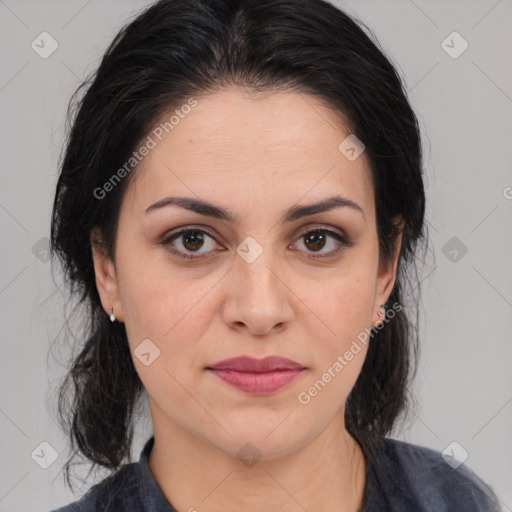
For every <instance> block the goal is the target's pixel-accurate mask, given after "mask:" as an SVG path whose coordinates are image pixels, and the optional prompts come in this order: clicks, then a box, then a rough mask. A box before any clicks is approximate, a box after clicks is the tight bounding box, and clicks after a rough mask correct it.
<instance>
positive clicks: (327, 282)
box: [52, 0, 498, 512]
mask: <svg viewBox="0 0 512 512" xmlns="http://www.w3.org/2000/svg"><path fill="white" fill-rule="evenodd" d="M421 166H422V158H421V143H420V134H419V128H418V123H417V120H416V117H415V115H414V113H413V111H412V110H411V107H410V105H409V103H408V100H407V98H406V94H405V92H404V89H403V86H402V83H401V81H400V78H399V76H398V74H397V73H396V71H395V69H394V68H393V66H392V65H391V63H390V62H389V60H388V59H387V58H386V57H385V56H384V55H383V54H382V52H381V51H380V50H379V49H378V47H377V46H376V44H375V43H374V42H372V41H371V40H370V38H369V37H368V36H367V35H366V34H365V32H364V31H363V30H362V28H360V27H359V26H358V25H357V24H356V22H354V20H352V19H351V18H350V17H348V16H347V15H346V14H344V13H343V12H341V11H340V10H339V9H337V8H336V7H334V6H333V5H331V4H329V3H325V2H323V1H321V0H283V1H275V0H274V1H270V0H264V1H261V0H258V1H252V0H243V1H240V0H222V1H219V0H189V1H183V0H182V1H177V0H175V1H172V0H162V1H160V2H157V3H155V4H154V5H152V6H150V7H149V8H148V9H147V10H146V11H145V12H143V13H142V14H140V15H139V16H138V17H137V18H136V19H135V20H134V21H132V22H131V23H130V24H129V25H127V26H126V27H125V28H123V29H122V30H121V32H120V33H119V34H118V35H117V36H116V38H115V40H114V41H113V43H112V44H111V46H110V47H109V49H108V50H107V52H106V54H105V56H104V58H103V60H102V62H101V65H100V67H99V69H98V71H97V73H96V75H95V77H94V79H93V80H92V83H91V84H90V86H89V88H88V89H87V92H86V93H85V95H84V96H83V98H82V99H81V100H80V102H79V104H78V109H77V114H76V117H75V119H74V121H73V125H72V130H71V133H70V136H69V140H68V143H67V147H66V152H65V156H64V159H63V162H62V167H61V173H60V176H59V181H58V185H57V191H56V197H55V203H54V209H53V219H52V251H53V254H54V255H55V256H58V257H59V258H60V260H61V262H62V264H63V267H64V270H65V272H66V275H67V276H68V280H69V283H70V285H71V290H72V291H73V292H76V293H78V292H79V294H80V298H81V301H82V302H83V303H84V304H87V305H88V306H89V309H88V311H89V313H90V332H89V333H88V337H87V341H86V343H85V345H84V347H83V350H82V351H81V353H80V354H79V355H78V357H77V358H76V359H75V361H74V362H73V365H72V368H71V370H70V372H69V374H68V376H67V379H66V381H65V383H64V385H63V387H62V390H61V395H60V397H59V398H60V399H59V405H60V414H61V421H62V424H63V426H64V428H65V429H66V431H67V433H68V434H69V436H70V440H71V444H72V446H73V448H74V449H75V451H76V452H79V453H80V454H82V455H83V456H85V457H86V458H87V459H88V460H90V461H91V462H93V463H94V464H98V465H100V466H104V467H106V468H109V469H112V470H113V473H112V475H110V476H109V477H108V478H106V479H105V480H103V481H102V482H100V484H98V485H96V486H94V487H93V488H92V489H90V491H89V492H88V493H87V494H86V496H84V497H83V498H82V499H81V500H79V501H77V502H75V503H73V504H70V505H68V506H67V507H64V508H61V509H59V510H60V511H70V510H88V511H89V510H102V511H103V510H131V511H132V510H133V511H138V510H141V511H149V510H158V511H179V512H184V511H195V510H198V511H212V512H213V511H220V510H223V511H225V510H244V511H249V512H252V511H261V510H280V511H285V512H287V511H296V510H309V511H317V510H318V511H326V512H330V511H341V510H343V511H346V512H355V511H360V510H364V511H384V510H386V511H387V510H400V511H402V510H404V511H405V510H407V511H411V510H450V511H456V510H464V511H466V512H467V511H471V510H498V505H497V499H496V497H495V496H494V494H493V492H492V490H491V489H490V488H489V487H488V486H487V485H486V484H485V483H484V482H483V481H482V480H480V479H479V478H478V477H477V476H476V475H475V474H474V473H473V472H471V471H470V470H469V469H467V468H466V467H464V466H458V467H457V469H453V467H452V466H451V465H449V464H447V463H446V462H445V460H443V458H442V457H441V454H439V453H437V452H435V451H433V450H430V449H428V448H424V447H420V446H416V445H412V444H409V443H404V442H399V441H396V440H392V439H389V438H387V437H386V436H387V435H388V434H390V433H391V432H392V429H393V427H394V426H395V425H396V423H397V421H398V419H399V418H400V416H401V415H402V413H404V412H405V411H406V407H407V405H408V386H409V384H410V380H411V378H412V374H413V369H414V363H415V357H416V338H417V330H416V329H415V327H414V326H413V323H412V321H411V320H410V318H408V315H407V314H406V309H405V308H404V305H403V304H402V300H403V295H404V287H405V284H406V279H407V278H408V277H411V270H413V269H414V259H415V255H416V254H417V251H418V248H419V247H420V245H421V243H424V242H426V240H427V235H426V229H425V226H424V210H425V195H424V188H423V181H422V175H421ZM418 285H419V281H418V279H417V277H416V280H414V279H413V288H414V287H416V289H417V287H418ZM71 385H72V386H73V392H74V393H73V399H72V401H71V402H70V403H69V404H68V402H67V401H66V397H67V392H68V391H69V388H70V386H71ZM146 397H147V399H148V403H149V407H150V411H151V420H152V424H153V430H154V435H153V436H152V437H151V438H150V439H148V441H147V443H146V445H145V447H144V450H143V451H142V453H141V457H140V460H139V462H137V463H130V464H123V461H124V460H125V459H126V457H127V456H129V454H130V448H131V443H132V436H133V417H134V411H135V409H136V406H137V404H139V403H140V402H141V401H142V400H144V399H145V398H146ZM69 462H70V461H68V464H67V465H66V476H67V479H68V484H69Z"/></svg>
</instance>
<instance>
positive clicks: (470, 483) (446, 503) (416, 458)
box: [376, 439, 500, 512]
mask: <svg viewBox="0 0 512 512" xmlns="http://www.w3.org/2000/svg"><path fill="white" fill-rule="evenodd" d="M377 457H378V459H379V461H378V463H377V464H376V466H377V469H379V467H380V469H381V472H382V470H383V471H390V472H392V476H390V478H388V477H386V476H385V475H382V474H381V475H380V477H379V481H380V483H383V484H384V485H383V487H385V486H386V485H387V487H388V489H387V490H388V491H389V492H391V493H392V492H395V493H396V492H397V491H399V494H402V496H403V497H404V503H408V504H409V505H411V504H414V506H415V507H416V508H415V510H425V511H427V510H436V512H443V511H447V512H448V511H450V512H456V511H464V512H471V511H480V510H486V511H499V510H500V506H499V503H498V499H497V497H496V495H495V494H494V492H493V490H492V489H491V487H490V486H489V485H487V484H486V483H485V482H484V481H483V480H482V479H480V478H479V477H478V476H477V475H476V474H475V473H474V472H473V471H472V470H471V469H470V468H468V467H467V466H466V465H465V464H460V465H458V464H457V463H455V464H449V463H448V462H447V460H448V461H450V459H446V460H445V458H443V455H442V454H441V453H440V452H438V451H436V450H433V449H431V448H427V447H425V446H419V445H415V444H411V443H406V442H403V441H398V440H395V439H384V440H383V442H382V445H381V451H380V454H379V455H378V456H377ZM400 491H402V492H400ZM400 510H401V509H400Z"/></svg>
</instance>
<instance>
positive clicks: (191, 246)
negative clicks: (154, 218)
mask: <svg viewBox="0 0 512 512" xmlns="http://www.w3.org/2000/svg"><path fill="white" fill-rule="evenodd" d="M208 239H209V240H210V241H213V242H215V239H214V238H213V236H212V235H210V234H209V233H208V232H207V231H205V230H203V229H198V228H195V229H193V228H187V229H182V230H181V231H178V232H177V233H174V234H172V235H170V236H167V237H165V238H163V239H162V240H161V241H160V242H159V243H160V244H161V245H163V246H165V247H166V248H167V250H169V252H171V253H172V254H175V255H176V256H180V257H182V258H189V259H195V258H201V257H202V256H201V255H204V254H205V253H208V252H210V250H208V248H210V249H213V248H214V247H215V245H216V244H215V243H212V242H209V243H208ZM175 240H177V241H178V244H177V245H178V250H176V246H175V245H173V244H174V241H175ZM204 247H206V249H207V250H205V251H199V249H202V248H204ZM187 251H192V253H196V254H198V256H195V255H194V254H191V253H190V252H188V253H187Z"/></svg>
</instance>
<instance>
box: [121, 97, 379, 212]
mask: <svg viewBox="0 0 512 512" xmlns="http://www.w3.org/2000/svg"><path fill="white" fill-rule="evenodd" d="M195 101H196V103H195V106H194V107H191V108H190V109H188V108H187V109H183V111H181V112H178V114H180V115H174V116H173V119H172V121H173V122H172V123H170V122H169V120H170V118H171V115H173V113H176V110H178V111H180V108H179V107H178V108H177V109H176V108H175V109H174V110H173V111H172V112H169V113H166V114H164V115H163V116H162V117H161V118H160V119H159V120H158V121H157V122H156V123H155V126H154V128H153V129H152V131H150V132H149V134H148V135H149V137H151V138H152V139H153V141H154V143H155V144H154V147H153V149H151V150H150V151H149V153H148V154H147V156H145V157H144V158H143V159H142V161H141V163H140V164H139V166H138V167H137V169H136V171H135V176H134V178H136V179H134V180H132V183H131V184H130V187H129V190H128V194H129V195H130V202H131V203H132V204H136V208H137V209H138V210H141V209H145V208H147V207H148V206H149V205H150V204H151V203H152V202H154V201H156V200H159V199H161V198H163V197H164V196H165V195H166V193H167V194H168V195H177V193H179V194H180V195H188V196H196V197H201V198H205V199H206V198H209V199H211V200H212V201H213V200H215V199H216V200H215V201H214V202H216V203H224V204H226V203H228V204H229V205H232V208H230V209H233V210H236V209H237V206H236V205H238V206H239V208H241V209H245V208H247V206H248V204H249V203H250V204H252V203H256V202H257V203H258V204H259V205H267V206H268V207H271V206H272V205H273V204H276V203H282V202H283V201H285V202H286V203H289V202H290V201H291V202H294V203H296V202H312V201H314V200H319V199H323V198H325V197H326V196H327V195H332V194H333V193H340V194H341V195H343V196H346V197H349V198H350V199H352V200H354V201H356V202H358V203H359V204H360V205H361V206H362V207H363V208H364V210H365V211H367V212H368V214H371V212H372V211H373V193H372V184H371V175H370V169H369V165H368V162H367V159H366V156H365V154H364V153H362V154H361V156H360V157H358V158H356V159H355V160H352V161H351V160H349V159H348V158H347V157H346V156H345V154H343V152H342V151H340V149H339V146H340V143H342V142H343V141H344V140H345V139H346V137H347V136H349V135H350V133H351V132H350V127H349V126H347V125H346V124H345V123H344V122H343V117H342V116H341V115H340V114H339V113H337V112H334V111H333V110H331V109H330V108H329V107H327V106H326V105H325V104H324V103H323V102H321V101H320V100H318V99H317V98H315V97H314V96H311V95H306V94H303V93H298V92H291V91H287V92H282V91H281V92H277V93H266V94H257V95H256V94H252V93H249V92H247V91H245V90H242V89H229V90H224V91H220V92H216V93H213V94H209V95H207V96H203V97H198V98H195ZM189 103H190V102H189ZM192 104H193V103H192ZM185 112H187V113H185ZM165 123H167V124H165ZM128 194H127V195H128ZM302 198H303V200H302Z"/></svg>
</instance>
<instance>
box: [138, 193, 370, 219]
mask: <svg viewBox="0 0 512 512" xmlns="http://www.w3.org/2000/svg"><path fill="white" fill-rule="evenodd" d="M169 205H176V206H180V207H181V208H185V209H186V210H190V211H192V212H195V213H199V214H200V215H206V216H208V217H214V218H216V219H220V220H225V221H228V222H231V223H235V224H236V223H238V222H239V220H240V218H239V216H238V215H236V214H234V213H233V212H230V211H229V210H226V209H225V208H223V207H221V206H217V205H215V204H212V203H209V202H206V201H203V200H201V199H194V198H191V197H165V198H164V199H161V200H160V201H157V202H156V203H153V204H152V205H151V206H149V207H148V208H146V213H150V212H152V211H155V210H156V209H158V208H163V207H164V206H169ZM341 207H346V208H351V209H352V210H355V211H358V212H359V213H361V214H362V216H363V218H364V219H365V222H366V216H365V214H364V211H363V209H362V208H361V207H360V206H359V205H358V204H357V203H355V202H354V201H352V200H351V199H348V198H346V197H342V196H339V195H337V196H332V197H329V198H327V199H323V200H322V201H319V202H317V203H311V204H307V205H299V206H293V207H292V208H289V209H288V210H287V211H286V212H285V213H284V215H283V216H282V218H281V222H292V221H295V220H298V219H301V218H302V217H307V216H309V215H314V214H315V213H321V212H326V211H328V210H333V209H334V208H341Z"/></svg>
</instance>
